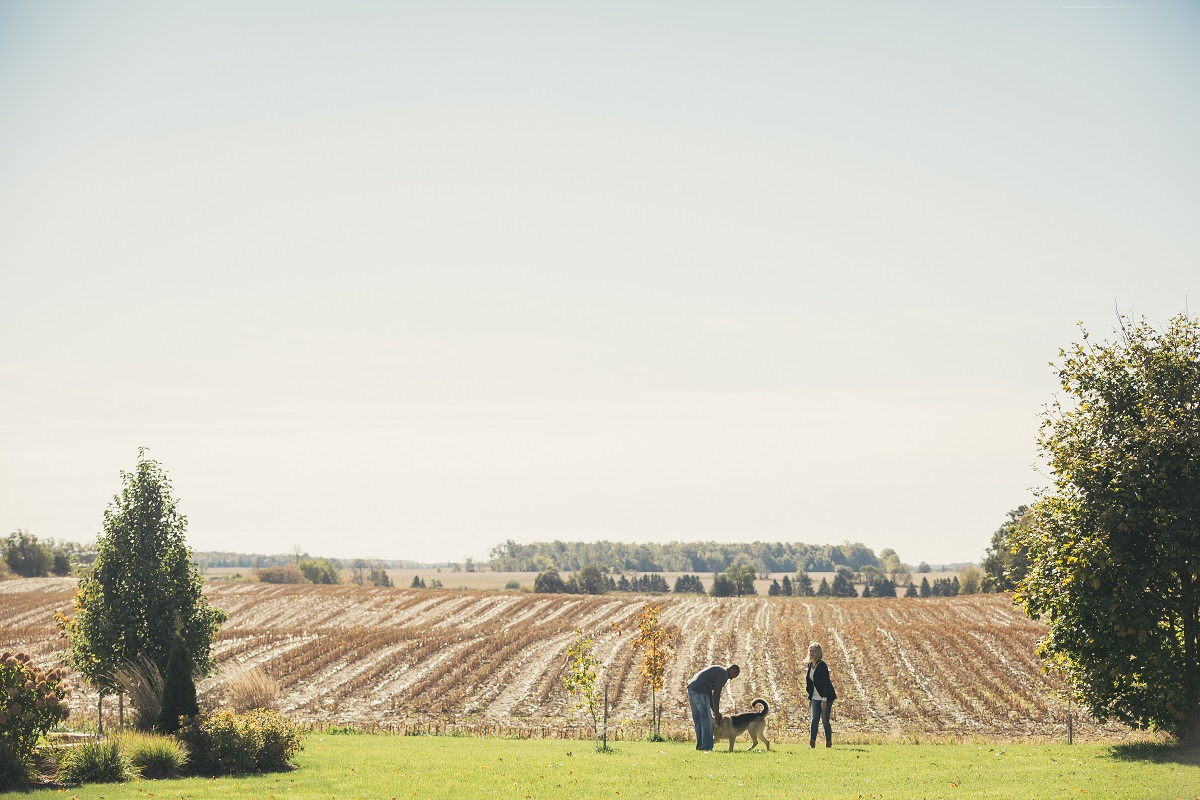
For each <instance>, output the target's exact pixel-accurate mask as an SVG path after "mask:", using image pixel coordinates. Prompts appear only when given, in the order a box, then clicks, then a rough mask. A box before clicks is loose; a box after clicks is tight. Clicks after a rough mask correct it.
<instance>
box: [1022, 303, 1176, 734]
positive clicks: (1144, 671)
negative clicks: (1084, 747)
mask: <svg viewBox="0 0 1200 800" xmlns="http://www.w3.org/2000/svg"><path fill="white" fill-rule="evenodd" d="M1060 357H1061V358H1062V363H1061V366H1059V367H1058V376H1059V378H1060V379H1061V385H1062V389H1063V392H1064V393H1065V394H1066V396H1067V398H1068V400H1067V404H1066V405H1064V404H1061V403H1057V402H1056V403H1055V404H1053V405H1052V406H1050V407H1049V408H1048V409H1047V411H1046V414H1045V417H1044V420H1043V427H1042V432H1041V435H1040V437H1039V440H1038V444H1039V447H1040V449H1041V451H1042V453H1043V454H1044V455H1045V456H1046V457H1047V461H1048V463H1049V466H1050V468H1051V469H1052V470H1053V481H1054V482H1053V486H1052V487H1050V488H1048V489H1047V490H1045V491H1044V492H1043V493H1042V494H1041V495H1040V499H1039V500H1038V501H1037V502H1036V503H1035V505H1034V507H1033V510H1032V512H1031V516H1032V519H1031V520H1030V523H1029V524H1028V525H1025V526H1020V527H1019V528H1018V530H1017V533H1016V538H1017V543H1018V544H1019V545H1020V546H1023V547H1025V548H1026V549H1027V550H1028V553H1029V571H1028V573H1027V575H1026V577H1025V579H1024V580H1023V581H1021V582H1020V583H1019V584H1018V586H1017V589H1016V594H1015V597H1016V599H1017V601H1018V602H1019V603H1020V604H1022V605H1023V606H1024V608H1025V610H1026V612H1027V613H1028V614H1030V616H1033V617H1037V618H1041V619H1045V620H1046V621H1047V622H1048V623H1049V626H1050V627H1049V632H1048V633H1047V634H1046V636H1045V638H1044V639H1043V640H1042V641H1041V642H1040V643H1039V651H1040V652H1041V654H1042V655H1043V656H1045V657H1047V658H1048V659H1051V660H1052V662H1053V663H1054V664H1055V665H1057V666H1058V667H1060V668H1061V669H1062V670H1063V671H1064V673H1065V674H1066V676H1067V677H1068V679H1069V681H1070V685H1071V687H1072V688H1073V692H1074V694H1075V696H1076V697H1077V699H1078V700H1079V701H1080V703H1081V704H1083V705H1085V706H1086V707H1087V708H1089V709H1090V711H1091V713H1092V714H1093V715H1094V716H1095V717H1096V718H1098V719H1099V720H1101V721H1105V720H1108V719H1117V720H1120V721H1122V722H1124V723H1127V724H1129V725H1130V726H1133V727H1138V728H1157V729H1162V730H1166V731H1169V732H1172V733H1174V734H1176V735H1177V736H1179V737H1180V738H1181V739H1183V740H1184V741H1186V742H1188V743H1190V744H1192V745H1196V744H1200V320H1197V319H1195V318H1192V317H1189V316H1186V315H1181V316H1178V317H1176V318H1174V319H1172V320H1171V322H1170V324H1169V326H1168V327H1167V328H1166V329H1165V330H1158V329H1156V328H1154V327H1152V326H1151V325H1149V324H1148V323H1147V322H1145V321H1144V320H1142V321H1138V322H1133V321H1131V320H1129V319H1127V318H1124V317H1122V318H1121V328H1120V332H1119V335H1118V337H1117V338H1116V340H1115V341H1114V342H1112V343H1103V344H1095V343H1092V342H1091V341H1090V340H1089V336H1088V333H1087V331H1083V342H1082V343H1079V344H1075V345H1073V346H1072V347H1071V348H1070V349H1069V350H1066V351H1062V352H1061V353H1060Z"/></svg>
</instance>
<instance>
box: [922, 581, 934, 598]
mask: <svg viewBox="0 0 1200 800" xmlns="http://www.w3.org/2000/svg"><path fill="white" fill-rule="evenodd" d="M932 594H933V590H932V589H931V588H930V587H929V578H921V597H929V596H930V595H932Z"/></svg>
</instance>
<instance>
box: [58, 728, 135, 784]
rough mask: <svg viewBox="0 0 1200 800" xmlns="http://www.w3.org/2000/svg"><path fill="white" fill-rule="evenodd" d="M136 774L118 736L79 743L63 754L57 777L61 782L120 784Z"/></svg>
mask: <svg viewBox="0 0 1200 800" xmlns="http://www.w3.org/2000/svg"><path fill="white" fill-rule="evenodd" d="M135 777H137V773H136V772H134V770H133V764H132V763H130V760H129V756H127V755H126V754H125V753H124V752H123V751H122V749H121V742H120V740H119V739H116V738H112V739H98V740H94V741H86V742H80V743H79V744H77V745H75V746H74V747H72V748H70V749H69V750H67V752H66V753H64V754H63V757H62V761H60V762H59V764H58V779H59V780H60V781H62V782H63V783H121V782H123V781H127V780H131V779H133V778H135Z"/></svg>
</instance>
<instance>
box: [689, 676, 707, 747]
mask: <svg viewBox="0 0 1200 800" xmlns="http://www.w3.org/2000/svg"><path fill="white" fill-rule="evenodd" d="M688 705H689V706H691V707H692V724H693V725H695V726H696V749H697V750H712V749H713V717H712V698H711V697H709V696H708V695H707V694H701V693H700V692H693V691H692V690H691V689H688Z"/></svg>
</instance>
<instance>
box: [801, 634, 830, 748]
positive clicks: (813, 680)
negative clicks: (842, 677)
mask: <svg viewBox="0 0 1200 800" xmlns="http://www.w3.org/2000/svg"><path fill="white" fill-rule="evenodd" d="M824 655H825V654H824V652H823V651H822V650H821V645H819V644H817V643H816V642H813V643H812V644H810V645H809V646H808V680H807V688H808V699H809V700H811V701H812V727H811V728H810V729H809V732H808V746H809V747H816V746H817V726H818V724H819V723H820V722H821V721H822V720H824V722H825V746H826V747H833V732H832V731H831V730H830V729H829V709H830V708H832V707H833V701H834V700H837V692H836V691H835V690H834V688H833V682H832V681H830V680H829V665H828V664H826V663H825V660H824Z"/></svg>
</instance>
